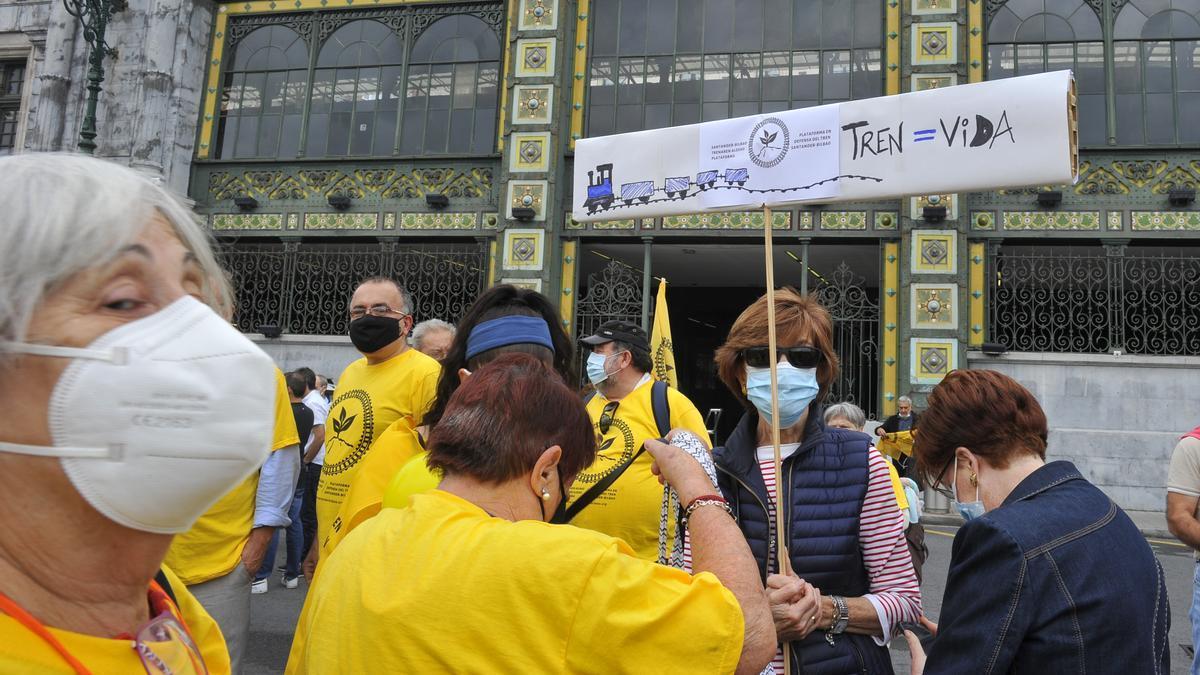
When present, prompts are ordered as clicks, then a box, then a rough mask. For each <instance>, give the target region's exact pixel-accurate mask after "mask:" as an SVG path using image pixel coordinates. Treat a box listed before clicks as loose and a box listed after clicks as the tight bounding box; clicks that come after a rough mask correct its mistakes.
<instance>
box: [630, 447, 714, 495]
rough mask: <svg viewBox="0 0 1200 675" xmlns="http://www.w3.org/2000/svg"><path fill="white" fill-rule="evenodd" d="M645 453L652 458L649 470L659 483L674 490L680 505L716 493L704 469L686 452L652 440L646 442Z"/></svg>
mask: <svg viewBox="0 0 1200 675" xmlns="http://www.w3.org/2000/svg"><path fill="white" fill-rule="evenodd" d="M646 452H649V453H650V456H651V457H653V458H654V464H653V465H651V467H650V470H651V471H652V472H654V475H655V476H658V477H659V482H660V483H663V482H665V483H666V484H667V485H670V486H671V487H672V488H675V492H676V493H678V494H679V503H680V504H684V505H686V504H690V503H691V502H692V500H694V499H696V498H697V497H699V496H701V495H705V494H712V493H713V492H716V488H714V487H713V484H712V481H710V480H709V479H708V474H706V473H704V467H702V466H700V462H697V461H696V460H695V459H694V458H693V457H692V456H691V455H689V454H688V453H687V451H686V450H683V449H682V448H678V447H676V446H674V445H667V444H666V443H663V442H662V441H659V440H657V439H652V440H648V441H646Z"/></svg>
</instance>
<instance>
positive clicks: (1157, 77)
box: [1142, 42, 1174, 92]
mask: <svg viewBox="0 0 1200 675" xmlns="http://www.w3.org/2000/svg"><path fill="white" fill-rule="evenodd" d="M1142 56H1143V58H1144V59H1145V68H1146V71H1145V77H1146V91H1149V92H1170V91H1172V90H1173V89H1174V86H1173V84H1172V82H1171V61H1172V59H1171V43H1170V42H1143V43H1142Z"/></svg>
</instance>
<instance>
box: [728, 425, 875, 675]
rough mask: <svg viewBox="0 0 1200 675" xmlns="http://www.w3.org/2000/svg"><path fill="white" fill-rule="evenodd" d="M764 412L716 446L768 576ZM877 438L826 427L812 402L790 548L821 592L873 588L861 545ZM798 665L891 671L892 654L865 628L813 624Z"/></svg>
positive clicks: (795, 471) (819, 674) (789, 523)
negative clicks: (761, 461)
mask: <svg viewBox="0 0 1200 675" xmlns="http://www.w3.org/2000/svg"><path fill="white" fill-rule="evenodd" d="M757 428H758V415H757V414H756V413H747V414H746V415H745V416H744V417H742V420H741V422H739V423H738V426H737V429H735V430H734V432H733V434H732V435H731V436H730V437H729V440H728V441H727V442H726V444H725V446H724V447H721V448H717V449H715V450H714V451H713V459H714V461H715V463H716V466H717V469H718V472H717V479H718V482H719V483H720V487H721V491H722V492H723V493H724V494H725V497H726V498H727V499H729V502H730V506H731V507H732V508H733V512H734V516H735V517H736V518H737V521H738V526H739V527H740V528H741V530H742V534H743V535H745V537H746V541H747V542H748V543H749V544H750V550H751V552H752V553H753V554H754V557H755V559H756V560H757V561H758V566H759V573H760V574H761V575H762V578H763V581H764V583H765V581H766V577H767V561H768V559H769V557H771V556H772V554H773V549H774V546H775V544H774V542H773V541H770V534H769V524H768V523H769V521H768V518H767V510H766V508H767V507H766V504H767V487H766V484H765V483H763V479H762V472H761V471H760V470H759V467H758V459H757V457H756V453H755V451H756V448H757V445H758V443H757ZM869 451H870V438H869V437H868V436H867V435H866V434H862V433H859V432H856V431H847V430H845V429H836V428H829V429H827V428H826V427H825V423H824V421H823V420H822V415H821V407H820V406H819V405H816V404H814V405H812V406H811V407H810V408H809V419H808V422H807V424H806V426H805V430H804V442H803V443H802V444H801V446H800V448H799V449H797V450H796V452H795V453H794V454H793V455H792V456H791V457H789V458H787V459H785V460H784V462H783V466H782V471H783V479H782V483H783V490H784V492H783V503H784V507H785V511H786V517H785V519H784V520H785V525H786V528H787V529H786V531H787V544H788V553H789V556H790V558H791V560H792V568H793V570H794V571H795V573H796V575H797V576H799V577H800V578H801V579H804V580H805V581H807V582H809V583H811V584H812V585H813V586H815V587H816V588H817V589H819V590H820V591H821V594H822V595H841V596H845V597H856V596H861V595H863V594H865V593H867V592H868V590H869V589H870V582H869V580H868V578H867V571H866V568H865V566H864V565H863V559H862V550H861V549H860V548H859V538H858V531H859V518H860V516H861V514H862V505H863V500H864V499H865V498H866V494H867V481H868V463H867V460H868V455H867V453H868V452H869ZM792 655H793V659H794V665H795V670H796V672H797V673H804V674H805V675H814V674H816V675H849V674H851V673H869V674H871V675H875V674H876V673H892V672H893V671H892V665H891V659H890V657H889V656H888V651H887V649H886V648H885V647H880V646H878V645H876V644H875V642H874V641H873V640H872V639H871V638H870V637H869V636H866V635H851V634H849V633H845V634H842V635H838V636H835V637H834V645H833V646H830V645H829V643H828V642H826V640H825V632H824V631H820V630H817V631H813V632H812V633H811V634H809V636H808V637H807V638H805V639H804V640H802V641H800V642H794V643H792Z"/></svg>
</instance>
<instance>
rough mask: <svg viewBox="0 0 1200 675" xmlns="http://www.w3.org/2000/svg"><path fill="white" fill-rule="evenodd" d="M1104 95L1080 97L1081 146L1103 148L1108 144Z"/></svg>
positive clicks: (1084, 95)
mask: <svg viewBox="0 0 1200 675" xmlns="http://www.w3.org/2000/svg"><path fill="white" fill-rule="evenodd" d="M1104 105H1105V103H1104V94H1080V95H1079V144H1080V145H1083V146H1089V147H1095V146H1102V145H1104V144H1105V142H1106V134H1107V133H1108V131H1107V130H1106V128H1105V125H1104V122H1105V110H1104Z"/></svg>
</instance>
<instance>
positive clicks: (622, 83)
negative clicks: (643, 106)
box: [617, 56, 646, 103]
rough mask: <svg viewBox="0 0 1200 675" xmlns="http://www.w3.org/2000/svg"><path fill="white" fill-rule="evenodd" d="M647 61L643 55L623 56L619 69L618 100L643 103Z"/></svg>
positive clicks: (619, 101) (620, 101)
mask: <svg viewBox="0 0 1200 675" xmlns="http://www.w3.org/2000/svg"><path fill="white" fill-rule="evenodd" d="M645 69H646V61H645V59H643V58H642V57H640V56H639V57H635V58H623V59H621V61H620V63H619V64H618V71H617V102H618V103H641V102H642V83H643V82H644V81H645V72H644V71H645Z"/></svg>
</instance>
